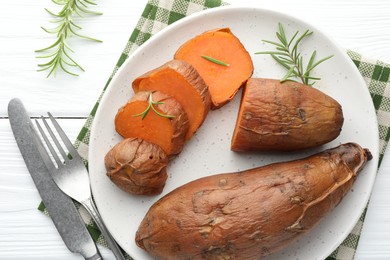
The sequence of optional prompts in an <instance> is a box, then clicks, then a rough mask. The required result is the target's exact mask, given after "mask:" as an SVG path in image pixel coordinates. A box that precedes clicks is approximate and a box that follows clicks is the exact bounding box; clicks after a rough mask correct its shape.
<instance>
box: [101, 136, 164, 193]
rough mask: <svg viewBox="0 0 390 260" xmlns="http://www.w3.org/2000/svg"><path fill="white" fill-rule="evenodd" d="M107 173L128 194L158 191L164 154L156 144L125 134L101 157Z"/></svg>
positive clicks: (161, 186) (160, 183) (160, 189)
mask: <svg viewBox="0 0 390 260" xmlns="http://www.w3.org/2000/svg"><path fill="white" fill-rule="evenodd" d="M104 163H105V167H106V170H107V176H108V177H109V178H110V179H111V181H112V182H114V183H115V184H116V185H117V186H118V187H119V188H121V189H122V190H124V191H126V192H128V193H131V194H138V195H140V194H142V195H156V194H159V193H161V191H162V190H163V188H164V186H165V181H166V179H167V172H166V167H167V165H168V156H167V155H166V154H165V152H164V151H163V150H162V149H161V148H160V147H159V146H158V145H155V144H152V143H149V142H147V141H145V140H142V139H139V138H126V139H124V140H122V141H121V142H120V143H118V144H116V145H115V146H114V147H113V148H112V149H111V150H110V151H109V152H108V153H107V154H106V156H105V158H104Z"/></svg>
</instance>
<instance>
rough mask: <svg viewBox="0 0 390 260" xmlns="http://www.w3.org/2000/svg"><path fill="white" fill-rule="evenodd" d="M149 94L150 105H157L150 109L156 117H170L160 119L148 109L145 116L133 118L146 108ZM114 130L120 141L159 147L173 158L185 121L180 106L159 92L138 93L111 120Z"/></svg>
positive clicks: (180, 146)
mask: <svg viewBox="0 0 390 260" xmlns="http://www.w3.org/2000/svg"><path fill="white" fill-rule="evenodd" d="M150 95H151V97H152V101H153V102H160V104H154V105H153V106H154V108H155V109H156V110H157V111H158V112H159V113H160V114H162V115H165V116H172V118H168V117H164V116H160V115H158V114H157V113H156V112H154V111H153V110H152V109H151V108H150V109H149V111H148V113H147V114H146V116H144V117H143V116H142V115H141V116H136V115H137V114H140V113H142V112H144V111H145V110H146V109H147V108H148V105H149V101H150ZM115 129H116V131H117V132H118V133H119V134H120V135H121V136H123V137H124V138H129V137H133V138H140V139H143V140H145V141H148V142H150V143H153V144H156V145H158V146H160V147H161V148H162V149H163V150H164V152H165V153H166V154H167V155H176V154H178V153H180V152H181V150H182V149H183V146H184V143H185V137H186V135H187V132H188V129H189V121H188V118H187V114H186V113H185V111H184V110H183V108H182V107H181V105H180V103H179V102H177V101H176V100H175V99H174V98H172V97H170V96H167V95H165V94H163V93H161V92H159V91H155V92H149V91H140V92H138V93H136V94H135V95H134V96H133V97H132V98H131V99H130V101H129V102H128V103H127V104H125V105H124V106H123V107H122V108H120V109H119V111H118V113H117V115H116V117H115Z"/></svg>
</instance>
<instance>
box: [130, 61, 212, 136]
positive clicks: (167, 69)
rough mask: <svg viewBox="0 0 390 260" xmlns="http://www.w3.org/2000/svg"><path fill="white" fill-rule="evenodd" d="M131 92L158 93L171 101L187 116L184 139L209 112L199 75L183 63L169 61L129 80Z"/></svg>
mask: <svg viewBox="0 0 390 260" xmlns="http://www.w3.org/2000/svg"><path fill="white" fill-rule="evenodd" d="M133 90H134V92H139V91H160V92H162V93H165V94H167V95H169V96H171V97H173V98H175V99H176V100H177V101H178V102H179V103H180V104H181V106H182V107H183V109H184V111H185V112H186V113H187V117H188V120H189V122H190V127H189V130H188V132H187V136H186V139H187V140H188V139H190V138H191V137H192V135H193V134H194V133H195V132H196V131H197V130H198V128H199V127H200V126H201V125H202V123H203V121H204V119H205V118H206V115H207V113H208V112H209V110H210V102H211V101H210V94H209V91H208V88H207V86H206V84H205V82H204V81H203V79H202V78H201V77H200V75H199V73H198V72H197V71H196V70H195V69H194V68H193V67H192V66H191V65H190V64H188V63H187V62H185V61H179V60H172V61H169V62H167V63H165V64H164V65H162V66H160V67H158V68H156V69H154V70H151V71H149V72H147V73H145V74H144V75H142V76H140V77H138V78H136V79H135V80H134V81H133Z"/></svg>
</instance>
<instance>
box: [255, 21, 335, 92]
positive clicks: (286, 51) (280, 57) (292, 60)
mask: <svg viewBox="0 0 390 260" xmlns="http://www.w3.org/2000/svg"><path fill="white" fill-rule="evenodd" d="M298 33H299V31H296V32H295V34H294V35H293V37H292V38H291V39H290V40H289V39H287V36H286V34H285V32H284V28H283V25H282V24H281V23H279V31H278V32H277V33H276V36H277V38H278V39H279V41H280V42H273V41H269V40H263V42H266V43H269V44H272V45H274V46H276V51H264V52H256V53H255V54H270V55H271V56H272V58H273V59H274V60H276V61H277V62H278V63H279V64H280V65H282V66H283V67H285V68H286V69H287V73H286V75H285V76H284V77H283V78H282V79H281V80H280V81H281V82H284V81H287V80H290V81H295V80H293V79H294V78H298V79H299V80H301V81H302V83H303V84H306V85H309V86H313V84H314V83H315V82H314V80H320V79H321V78H318V77H312V76H310V72H311V71H312V70H313V69H314V68H315V67H317V66H318V65H319V64H321V63H322V62H324V61H326V60H328V59H330V58H332V57H333V55H330V56H328V57H325V58H323V59H320V60H319V61H316V62H314V59H315V57H316V54H317V52H316V51H313V53H312V55H311V56H310V59H309V62H308V63H307V65H306V69H305V68H304V66H303V57H302V55H301V53H299V51H298V46H299V44H300V43H301V42H302V40H303V39H304V38H306V37H308V36H310V35H312V34H313V32H312V31H309V30H306V31H305V32H304V33H303V34H302V35H301V36H299V37H297V36H298ZM310 80H312V81H311V82H310Z"/></svg>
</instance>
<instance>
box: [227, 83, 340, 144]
mask: <svg viewBox="0 0 390 260" xmlns="http://www.w3.org/2000/svg"><path fill="white" fill-rule="evenodd" d="M343 121H344V118H343V112H342V109H341V105H340V104H339V103H338V102H337V101H336V100H334V99H333V98H331V97H330V96H328V95H326V94H325V93H323V92H321V91H320V90H318V89H316V88H313V87H310V86H307V85H303V84H300V83H296V82H292V81H286V82H284V83H281V82H280V81H279V80H274V79H260V78H251V79H249V80H248V82H247V84H246V86H245V88H244V91H243V95H242V100H241V105H240V111H239V114H238V118H237V122H236V127H235V129H234V133H233V138H232V144H231V149H232V150H233V151H249V150H257V151H262V150H263V151H265V150H279V151H291V150H299V149H306V148H311V147H315V146H319V145H322V144H325V143H327V142H330V141H331V140H333V139H335V138H336V137H337V136H338V135H339V134H340V132H341V128H342V125H343Z"/></svg>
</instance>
